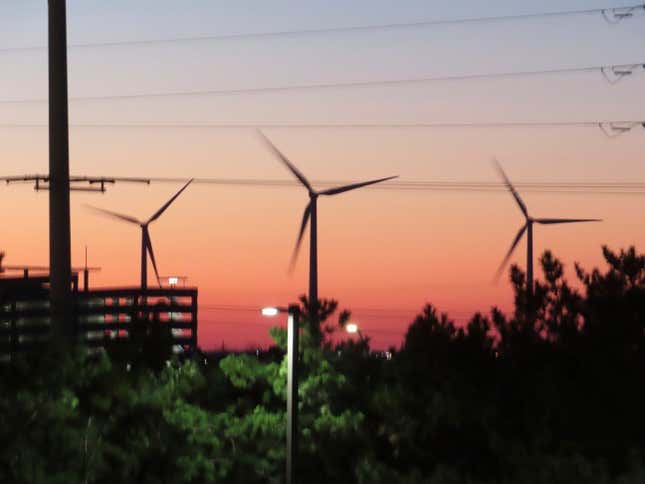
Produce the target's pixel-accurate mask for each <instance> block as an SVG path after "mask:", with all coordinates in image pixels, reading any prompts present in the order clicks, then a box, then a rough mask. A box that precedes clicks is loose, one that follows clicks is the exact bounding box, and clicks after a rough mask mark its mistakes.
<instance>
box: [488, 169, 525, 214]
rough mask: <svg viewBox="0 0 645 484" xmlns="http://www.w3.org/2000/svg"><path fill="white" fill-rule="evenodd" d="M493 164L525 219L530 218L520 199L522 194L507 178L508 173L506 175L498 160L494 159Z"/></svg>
mask: <svg viewBox="0 0 645 484" xmlns="http://www.w3.org/2000/svg"><path fill="white" fill-rule="evenodd" d="M493 164H494V165H495V167H496V168H497V171H498V172H499V174H500V176H501V177H502V178H503V179H504V184H505V185H506V188H508V189H509V190H510V192H511V193H512V194H513V198H515V201H516V202H517V204H518V205H519V206H520V210H522V213H523V214H524V216H525V217H528V216H529V212H528V210H527V209H526V205H525V204H524V201H523V200H522V199H521V198H520V194H519V193H517V190H515V187H514V186H513V184H512V183H511V181H510V180H509V179H508V177H507V176H506V173H504V170H503V168H502V165H501V164H500V163H499V161H497V159H496V158H493Z"/></svg>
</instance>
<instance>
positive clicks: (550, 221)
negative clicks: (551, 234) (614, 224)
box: [535, 218, 602, 225]
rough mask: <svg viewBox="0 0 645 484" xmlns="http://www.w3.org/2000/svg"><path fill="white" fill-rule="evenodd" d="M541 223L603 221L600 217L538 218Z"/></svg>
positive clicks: (537, 220)
mask: <svg viewBox="0 0 645 484" xmlns="http://www.w3.org/2000/svg"><path fill="white" fill-rule="evenodd" d="M535 221H536V222H537V223H539V224H544V225H549V224H573V223H577V222H602V219H599V218H536V219H535Z"/></svg>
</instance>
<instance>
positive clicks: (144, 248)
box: [87, 179, 193, 290]
mask: <svg viewBox="0 0 645 484" xmlns="http://www.w3.org/2000/svg"><path fill="white" fill-rule="evenodd" d="M192 181H193V180H192V179H190V180H189V181H188V183H186V184H185V185H184V186H183V187H181V189H180V190H179V191H178V192H177V193H175V194H174V195H173V196H172V198H170V200H168V201H167V202H166V203H164V204H163V205H162V206H161V208H160V209H159V210H157V211H156V212H155V213H154V214H153V215H152V217H150V218H149V219H148V220H147V221H145V222H142V221H140V220H137V219H136V218H134V217H131V216H129V215H123V214H120V213H116V212H112V211H110V210H105V209H103V208H97V207H92V206H89V205H87V207H88V208H91V209H92V210H95V211H97V212H99V213H101V214H103V215H108V216H110V217H113V218H116V219H119V220H121V221H123V222H128V223H131V224H135V225H138V226H139V227H141V289H144V290H145V289H146V288H147V287H148V257H147V256H148V254H149V255H150V260H151V261H152V267H153V268H154V270H155V275H156V276H157V282H158V283H159V287H161V280H160V278H159V271H158V270H157V262H156V261H155V254H154V251H153V250H152V241H151V240H150V232H149V231H148V225H150V224H151V223H152V222H154V221H155V220H157V219H158V218H159V217H161V214H162V213H164V212H165V211H166V209H167V208H168V207H169V206H170V204H171V203H172V202H174V201H175V199H176V198H177V197H178V196H179V195H181V192H183V191H184V190H185V189H186V188H188V185H190V184H191V182H192Z"/></svg>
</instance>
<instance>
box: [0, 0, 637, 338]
mask: <svg viewBox="0 0 645 484" xmlns="http://www.w3.org/2000/svg"><path fill="white" fill-rule="evenodd" d="M622 5H630V3H629V2H627V3H621V2H615V1H610V0H605V1H601V0H593V1H591V0H584V1H583V0H579V1H577V0H567V1H563V0H558V1H555V0H545V1H543V2H540V3H535V2H526V1H510V0H509V1H496V2H481V1H474V0H463V1H458V2H441V3H439V2H427V1H406V0H402V1H399V2H389V1H384V0H379V1H374V0H370V1H367V0H359V1H353V2H351V4H348V3H347V2H340V1H337V0H333V1H330V0H325V1H318V0H316V1H307V2H296V1H276V2H262V1H260V0H257V1H239V2H231V3H229V4H222V3H221V2H210V1H206V0H200V1H196V0H187V1H183V2H178V1H174V2H173V1H169V0H154V1H153V0H139V1H137V2H129V1H124V0H114V1H111V2H104V1H98V0H82V1H81V0H68V40H69V44H70V45H71V47H70V49H69V92H70V97H72V98H74V97H84V96H110V95H127V94H137V93H159V92H175V91H185V90H213V89H241V88H256V87H271V86H281V85H293V84H319V83H338V82H360V81H376V80H392V79H405V78H414V77H445V76H458V75H468V74H484V73H497V72H518V71H534V70H550V69H560V68H570V67H587V66H600V65H619V64H643V63H645V16H642V17H640V18H634V19H629V20H625V21H622V22H619V23H617V24H614V25H610V24H608V23H607V22H606V21H605V20H604V19H603V17H602V16H601V15H599V14H594V15H570V16H554V17H547V18H533V19H523V20H506V21H484V22H468V23H452V24H443V25H432V26H418V27H413V28H386V29H380V30H369V31H368V30H364V31H352V32H333V33H318V34H306V35H281V36H264V37H238V38H228V39H223V40H208V41H193V42H174V43H173V42H168V43H149V44H143V45H134V46H133V45H122V46H105V47H75V46H74V45H75V44H86V43H97V42H98V43H103V42H108V43H109V42H115V41H124V40H147V39H171V38H177V37H199V36H217V35H219V36H223V35H228V34H243V33H257V32H284V31H293V30H303V29H325V28H333V27H344V26H360V25H371V24H393V23H402V22H420V21H427V20H448V19H459V18H474V17H482V16H485V17H489V16H507V15H516V14H525V13H526V14H529V13H540V12H549V11H565V10H579V9H594V8H609V7H617V6H622ZM0 18H1V19H2V28H1V29H0V70H1V72H2V76H0V93H1V94H0V101H8V100H24V99H46V97H47V57H46V50H44V49H38V48H37V47H39V46H44V45H45V44H46V38H47V23H46V21H47V4H46V2H45V1H35V0H3V1H2V2H0ZM17 47H36V48H34V49H13V48H17ZM643 81H645V73H644V72H643V70H642V69H641V70H639V71H637V72H636V71H635V72H634V74H633V75H632V76H630V77H629V78H626V79H623V80H622V81H620V82H619V83H616V84H614V85H611V84H610V83H608V82H607V81H606V80H605V79H604V78H603V77H602V75H601V74H600V73H598V72H584V73H566V74H550V75H542V76H534V77H505V78H496V79H487V80H467V81H445V82H432V83H415V84H399V85H389V86H373V87H360V88H338V89H325V90H308V91H281V92H271V93H266V92H264V93H246V94H233V95H210V96H204V95H202V96H197V95H196V96H179V97H164V98H159V97H157V98H149V99H127V100H97V101H72V102H71V105H70V122H71V123H72V124H113V125H114V124H159V123H165V124H191V123H193V124H195V123H196V124H200V123H201V124H209V123H210V124H245V125H247V124H248V125H256V124H316V123H318V124H321V123H323V124H324V123H330V124H351V123H359V124H361V123H363V124H365V123H376V124H378V123H488V122H560V121H597V120H627V119H635V120H642V119H645V90H644V89H643ZM46 122H47V105H46V103H42V102H41V103H38V102H35V103H14V104H12V103H6V102H0V158H1V159H2V173H0V175H18V174H25V173H46V171H47V167H48V161H47V160H48V159H47V156H48V138H47V130H46V128H43V127H42V126H40V127H39V126H38V125H44V124H46ZM11 124H21V125H24V124H33V125H37V126H35V127H15V126H14V127H12V126H7V125H11ZM265 133H266V135H267V136H269V137H270V138H271V139H272V141H273V142H274V143H275V144H276V145H277V146H278V147H279V148H280V149H281V150H282V151H283V152H284V153H285V154H286V155H287V156H288V157H289V158H290V159H291V160H292V161H293V162H294V163H295V164H296V165H297V166H298V167H299V168H300V170H301V171H302V172H303V173H305V174H306V176H307V177H308V178H309V179H310V180H344V181H350V180H352V181H353V180H363V179H371V178H379V177H385V176H389V175H399V176H400V179H401V180H402V181H427V180H431V181H475V182H495V181H499V179H498V175H497V173H496V172H495V170H494V169H493V167H492V165H491V159H492V158H493V157H495V158H497V159H499V160H500V162H501V163H502V165H503V166H504V168H505V169H506V171H507V173H508V175H509V177H510V178H511V180H515V181H517V182H545V181H546V182H555V181H562V182H601V181H602V182H608V181H610V182H645V161H644V160H643V153H644V152H645V136H644V135H645V131H644V130H643V129H642V128H637V129H634V130H632V131H631V132H629V133H625V134H623V135H621V136H618V137H615V138H611V139H610V138H608V137H607V136H605V135H604V134H603V133H602V132H601V131H600V130H599V129H598V128H581V127H544V128H536V127H525V128H517V127H515V128H434V129H433V128H413V129H410V128H378V129H376V128H368V129H366V128H350V129H347V128H334V129H320V128H306V129H304V128H267V129H265ZM70 172H71V173H72V174H75V175H94V176H101V175H107V176H143V177H146V176H163V177H177V178H185V179H188V178H191V177H213V178H243V179H254V180H255V179H283V180H288V179H290V178H291V175H290V173H289V172H288V171H287V170H286V169H285V168H284V166H283V165H281V164H280V162H279V161H278V160H276V159H275V157H274V156H273V155H272V154H271V153H270V152H269V151H268V150H267V149H266V146H265V145H263V144H262V143H261V141H260V140H259V138H258V136H257V134H256V133H255V131H254V130H253V129H239V128H237V129H213V128H200V129H185V128H183V129H181V128H163V129H161V128H128V127H111V128H88V127H72V128H71V129H70ZM180 186H181V183H180V182H177V183H176V184H169V183H157V184H154V183H153V184H152V185H150V186H143V185H127V184H120V185H117V186H114V187H110V188H109V191H108V192H107V193H105V194H87V193H78V192H73V193H72V195H71V216H72V261H73V264H74V265H82V263H83V255H84V247H85V246H87V247H88V253H89V263H90V265H93V266H100V267H101V271H100V272H99V273H96V274H92V276H91V283H92V284H93V285H94V286H96V287H102V286H117V285H119V286H122V285H136V284H138V280H139V257H140V252H139V251H140V231H139V230H138V229H137V228H136V227H134V226H130V225H126V224H122V223H119V222H116V221H112V220H108V219H105V218H101V217H97V216H96V214H94V213H93V212H91V211H90V210H88V209H87V208H86V207H85V205H86V204H91V205H95V206H98V207H102V208H106V209H110V210H114V211H119V212H123V213H128V214H130V215H133V216H135V217H139V218H142V219H143V218H147V217H149V216H150V215H152V213H154V211H155V210H156V209H157V208H158V207H159V206H161V205H162V204H163V203H164V202H165V200H166V199H168V198H169V197H170V196H171V195H172V194H173V193H174V192H175V191H176V190H178V189H179V187H180ZM522 197H523V198H524V200H525V202H526V203H527V205H528V207H529V211H530V213H531V214H532V215H535V216H543V217H593V218H601V219H603V222H602V223H594V224H580V225H570V226H555V227H544V226H538V227H536V228H535V231H534V246H535V252H536V258H537V256H538V254H540V253H541V252H542V251H543V250H545V249H547V248H548V249H551V250H552V251H553V252H554V253H555V255H556V256H557V257H559V258H561V260H562V261H563V262H564V263H565V267H566V268H567V269H568V270H567V272H566V275H567V278H568V279H570V280H574V279H575V274H574V272H573V263H574V262H580V263H581V264H582V265H583V266H584V267H587V268H591V267H594V266H599V265H600V266H601V265H602V263H603V262H602V255H601V246H602V245H603V244H607V245H609V246H610V247H612V248H615V249H618V248H626V247H628V246H630V245H636V246H637V247H640V248H642V247H643V246H645V224H644V223H643V215H642V214H643V213H644V208H645V197H644V196H643V195H630V196H626V195H601V194H571V193H564V194H553V193H549V194H545V193H534V192H533V193H522ZM307 201H308V199H307V194H306V191H305V190H304V189H303V188H301V187H296V186H293V187H282V188H274V187H239V186H217V185H193V186H191V187H190V188H189V189H188V190H187V191H186V192H184V194H182V196H181V197H180V198H179V199H178V200H177V201H176V202H175V204H173V206H171V208H170V209H169V210H168V211H167V212H166V213H165V214H164V215H163V216H162V217H161V218H160V219H159V220H157V221H156V222H154V224H152V225H151V227H150V233H151V238H152V242H153V245H154V248H155V255H156V258H157V262H158V265H159V268H160V272H161V273H162V274H163V275H171V274H176V275H182V276H187V277H188V281H187V284H188V285H190V286H197V287H198V288H199V303H200V309H199V340H200V345H201V346H202V347H204V348H215V347H220V346H221V345H226V346H227V347H229V348H244V347H251V346H257V345H262V346H266V345H267V344H269V343H270V339H269V337H268V333H267V329H268V327H269V326H270V325H272V324H275V322H273V321H267V320H263V319H262V318H261V317H260V316H259V312H258V311H257V310H256V308H259V307H261V306H264V305H267V304H287V303H289V302H291V301H294V300H296V298H297V296H298V295H300V294H303V293H305V292H306V290H307V270H308V264H307V257H308V241H307V240H306V239H305V243H304V244H303V247H302V251H301V254H300V258H299V260H298V264H297V266H296V269H295V271H294V272H293V273H292V274H289V273H288V271H287V269H288V264H289V258H290V255H291V251H292V249H293V246H294V243H295V238H296V235H297V231H298V226H299V223H300V219H301V217H302V211H303V210H304V208H305V205H306V203H307ZM47 203H48V199H47V194H46V193H44V192H43V193H36V192H34V191H33V190H32V188H31V187H30V186H28V185H19V184H18V185H9V186H0V206H2V207H5V209H4V210H0V224H1V226H2V227H3V230H2V239H1V242H0V247H1V249H2V250H4V251H5V252H6V253H7V256H6V260H5V262H6V264H47V261H48V215H47V213H48V212H47V210H48V207H47ZM318 223H319V242H318V245H319V293H320V296H321V297H330V298H335V299H337V300H338V301H339V303H340V306H341V307H342V308H348V309H351V310H352V312H353V318H354V320H355V321H356V322H357V323H358V324H359V325H360V327H361V328H362V332H363V333H364V334H365V335H367V336H369V337H370V338H371V340H372V343H373V346H375V347H377V348H385V347H387V346H389V345H399V344H400V342H401V341H402V337H403V335H404V333H405V329H406V327H407V326H408V324H409V323H410V322H411V321H412V320H413V318H414V316H415V315H416V314H417V313H419V312H420V311H421V310H422V308H423V306H424V304H425V303H426V302H430V303H432V304H434V305H435V306H437V308H438V309H439V310H440V311H445V312H448V314H449V315H450V316H451V317H452V318H453V319H454V320H455V321H457V323H459V324H463V323H464V322H466V321H467V320H468V318H469V317H470V316H471V315H472V314H473V312H475V311H483V312H488V311H489V310H490V308H491V307H492V306H494V305H496V306H499V307H501V308H503V309H505V310H509V309H510V308H511V303H512V292H511V288H510V285H509V284H508V282H507V280H506V278H504V279H503V280H502V281H501V282H499V283H498V284H493V283H492V278H493V275H494V273H495V271H496V269H497V267H498V265H499V263H500V262H501V260H502V258H503V256H504V254H505V252H506V250H507V249H508V247H509V245H510V243H511V242H512V239H513V237H514V236H515V234H516V232H517V230H518V229H519V228H520V227H521V225H522V223H523V220H522V215H521V212H520V211H519V209H518V208H517V206H516V205H515V203H514V201H513V199H512V198H511V196H510V194H508V193H504V192H494V193H479V192H446V191H403V190H378V189H363V190H358V191H355V192H351V193H346V194H343V195H339V196H337V197H330V198H326V199H321V200H320V201H319V205H318ZM525 250H526V249H525V243H524V242H522V243H521V244H520V245H519V246H518V248H517V250H516V252H515V255H514V257H513V259H512V262H515V263H518V264H519V265H520V267H522V268H524V267H525ZM149 272H150V273H151V272H152V271H151V270H150V271H149ZM151 281H152V279H151Z"/></svg>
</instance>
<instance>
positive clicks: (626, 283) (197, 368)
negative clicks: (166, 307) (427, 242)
mask: <svg viewBox="0 0 645 484" xmlns="http://www.w3.org/2000/svg"><path fill="white" fill-rule="evenodd" d="M603 254H604V257H605V260H606V262H607V268H606V269H605V270H601V269H593V270H592V271H591V272H586V271H585V270H584V269H583V268H582V267H579V266H578V265H576V267H575V269H576V276H577V279H578V281H577V283H576V284H575V285H572V284H570V283H569V282H568V281H567V280H566V278H565V277H564V267H563V265H562V263H561V262H560V261H558V260H557V259H556V258H555V257H554V256H553V254H551V253H550V252H545V253H544V255H543V256H542V257H541V259H540V262H541V266H542V271H543V274H544V277H543V280H542V281H538V282H536V285H535V288H534V290H533V291H532V292H531V293H529V292H528V291H527V288H526V282H525V281H526V278H525V275H524V273H523V272H522V271H521V270H520V269H519V268H518V267H512V268H511V273H510V277H511V282H512V283H513V289H514V294H515V311H514V313H513V314H512V315H510V316H509V315H505V314H503V313H502V312H501V311H500V310H498V309H496V308H493V309H492V310H491V313H490V315H483V314H476V315H474V316H473V317H472V319H471V320H470V321H469V323H468V324H467V325H465V326H462V327H460V326H458V325H456V324H455V323H454V322H453V321H452V320H451V319H450V318H449V317H448V316H447V315H445V314H441V313H440V312H439V311H438V310H437V309H436V308H435V307H434V306H432V305H430V304H427V305H426V306H425V307H424V308H423V310H422V312H421V313H420V314H419V315H418V316H417V317H416V318H415V320H414V321H413V322H412V323H411V324H410V326H409V328H408V331H407V333H406V335H405V340H404V342H403V345H402V346H401V348H400V349H399V350H393V351H392V357H391V359H386V358H383V357H381V356H380V355H379V354H378V353H374V352H372V351H371V350H370V346H369V339H368V338H360V339H358V340H345V341H342V340H341V341H340V342H338V341H339V339H338V338H334V337H333V334H334V332H335V331H338V330H341V329H342V328H343V326H344V325H345V323H346V322H347V321H348V320H349V318H350V313H349V312H348V311H340V312H338V317H337V318H332V316H333V315H334V314H335V313H336V312H337V311H338V303H337V302H336V301H333V300H321V301H320V302H319V304H318V305H317V307H312V305H310V304H309V302H308V301H307V299H306V298H302V299H301V305H302V314H303V318H302V321H301V328H302V337H301V348H300V357H299V358H300V359H299V361H300V366H301V368H302V370H301V374H300V385H299V410H300V418H299V425H300V453H299V455H298V467H297V473H298V476H299V481H300V482H307V483H318V482H320V483H322V482H325V483H327V482H334V481H335V482H338V483H385V482H387V483H391V482H397V483H410V484H413V483H473V484H475V483H492V482H495V483H515V482H522V483H547V482H548V483H551V482H555V483H559V482H562V483H565V482H566V483H569V482H581V483H592V482H593V483H609V482H616V483H625V484H627V483H636V482H643V475H645V472H644V471H645V455H644V453H645V432H643V429H644V428H645V414H644V413H643V411H642V409H643V408H645V385H643V383H645V382H644V381H643V375H645V256H643V255H639V254H638V253H637V252H636V250H635V249H634V248H630V249H628V250H623V251H620V252H613V251H611V250H610V249H608V248H606V247H605V248H603ZM135 333H136V332H135ZM271 335H272V337H273V339H274V341H275V347H274V348H272V349H271V350H270V351H268V352H265V353H264V354H262V355H261V356H260V357H258V356H256V355H247V354H229V355H228V356H226V357H224V358H223V359H221V360H220V361H219V362H218V363H217V364H213V361H212V360H211V361H209V360H208V359H204V357H203V355H200V356H199V357H197V355H196V356H195V358H194V359H193V360H186V361H181V362H180V361H177V360H172V359H169V358H170V353H169V352H168V339H167V338H166V336H165V335H164V332H163V328H161V327H159V326H158V325H155V324H154V322H153V324H152V325H142V328H141V331H140V332H139V333H136V334H135V335H134V338H133V341H132V342H131V343H132V344H131V345H129V346H125V347H112V348H108V352H107V353H105V352H104V353H98V354H97V353H89V352H88V351H86V350H83V349H82V348H77V349H76V350H74V351H73V352H71V353H63V352H61V351H60V350H56V349H52V350H50V351H47V352H45V353H42V354H26V355H24V356H22V357H19V358H14V359H13V360H12V361H11V362H10V363H5V364H2V365H1V366H0V374H1V379H0V444H1V446H0V482H15V483H59V482H60V483H77V482H78V483H81V482H82V483H97V484H103V483H112V482H123V483H129V482H132V483H134V482H137V483H139V482H141V483H153V482H154V483H157V482H172V483H198V482H199V483H201V482H206V483H220V482H221V483H234V482H244V483H280V482H284V459H285V450H284V441H285V431H286V426H285V417H286V416H285V397H286V358H285V349H286V334H285V331H284V330H283V329H280V328H272V330H271Z"/></svg>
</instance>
